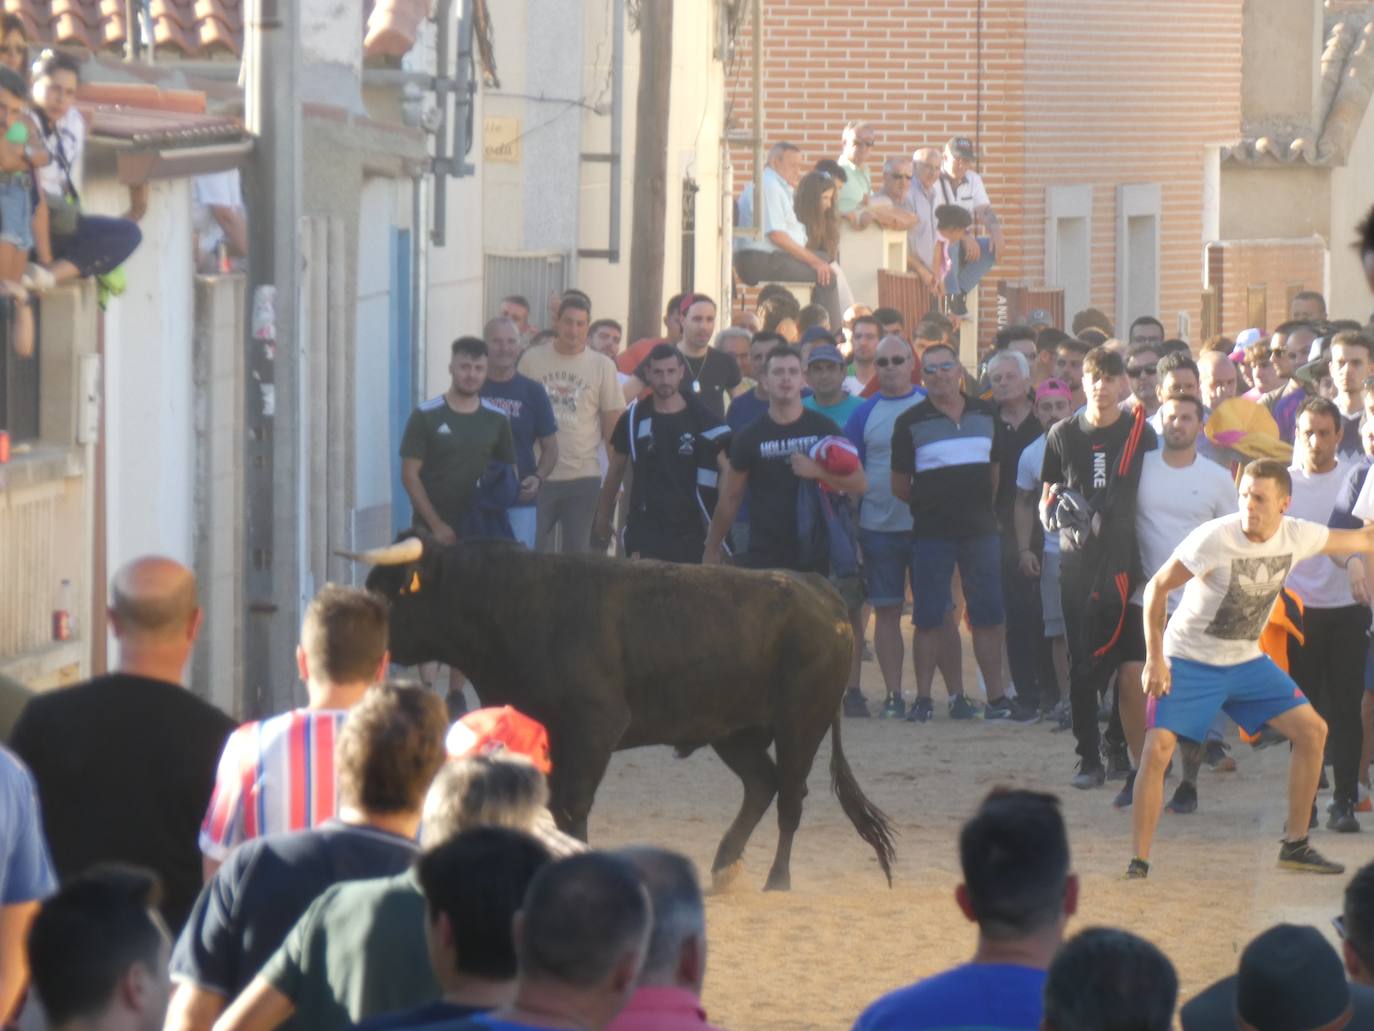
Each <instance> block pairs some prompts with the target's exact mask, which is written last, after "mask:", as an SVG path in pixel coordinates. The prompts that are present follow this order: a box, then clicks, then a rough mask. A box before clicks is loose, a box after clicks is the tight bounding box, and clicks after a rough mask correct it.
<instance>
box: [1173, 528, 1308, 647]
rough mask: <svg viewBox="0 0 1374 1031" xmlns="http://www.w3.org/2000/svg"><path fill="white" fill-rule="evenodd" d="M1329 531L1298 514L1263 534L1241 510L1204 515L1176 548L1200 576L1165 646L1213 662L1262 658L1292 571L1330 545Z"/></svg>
mask: <svg viewBox="0 0 1374 1031" xmlns="http://www.w3.org/2000/svg"><path fill="white" fill-rule="evenodd" d="M1329 534H1330V531H1329V530H1328V529H1327V528H1326V527H1325V526H1323V525H1322V524H1321V523H1313V522H1309V521H1308V520H1306V519H1294V518H1292V517H1291V516H1284V518H1283V522H1281V523H1280V524H1279V528H1278V531H1277V532H1276V533H1275V534H1274V536H1272V537H1270V538H1269V539H1268V540H1267V541H1260V542H1255V541H1251V540H1247V539H1246V537H1245V534H1244V532H1243V531H1242V530H1241V528H1240V516H1239V515H1238V514H1237V515H1228V516H1223V517H1222V518H1220V519H1213V520H1212V521H1211V522H1208V523H1203V524H1202V525H1201V526H1199V527H1198V528H1197V529H1196V530H1194V531H1193V532H1192V533H1190V534H1188V536H1187V537H1185V538H1184V539H1183V543H1182V544H1180V545H1179V546H1178V548H1176V549H1175V551H1174V554H1173V557H1174V558H1176V559H1178V560H1179V561H1180V562H1182V563H1183V564H1184V565H1185V566H1186V567H1187V568H1188V569H1189V570H1190V571H1191V572H1192V574H1193V579H1191V580H1189V581H1188V583H1187V584H1186V585H1185V586H1184V588H1183V601H1181V602H1180V603H1179V606H1178V609H1177V610H1175V612H1174V615H1173V618H1171V619H1170V620H1169V624H1168V626H1166V627H1165V628H1164V654H1165V655H1167V656H1169V657H1170V658H1180V659H1191V660H1192V661H1194V662H1205V663H1207V664H1208V665H1210V666H1235V665H1239V664H1240V663H1242V662H1249V661H1250V660H1251V659H1257V658H1259V656H1260V646H1259V636H1260V634H1261V633H1262V632H1263V630H1264V625H1265V623H1267V622H1268V621H1269V612H1270V610H1271V609H1272V608H1273V607H1274V599H1275V598H1277V597H1278V594H1279V590H1280V589H1281V588H1282V587H1283V582H1284V580H1285V578H1287V576H1288V571H1289V570H1290V569H1292V568H1293V566H1294V565H1296V564H1297V563H1299V562H1301V561H1302V560H1303V559H1305V558H1311V557H1312V556H1313V555H1316V554H1317V553H1318V552H1320V551H1321V550H1322V549H1323V548H1324V547H1326V540H1327V537H1328V535H1329Z"/></svg>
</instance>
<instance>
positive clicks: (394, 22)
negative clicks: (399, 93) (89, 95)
mask: <svg viewBox="0 0 1374 1031" xmlns="http://www.w3.org/2000/svg"><path fill="white" fill-rule="evenodd" d="M245 3H246V0H150V3H149V15H150V16H151V19H152V24H153V40H154V42H155V43H156V45H157V46H158V47H159V48H163V49H167V50H171V51H173V52H176V53H180V54H181V55H182V56H185V57H208V56H213V55H215V54H224V53H230V54H234V55H235V56H237V55H239V54H241V53H242V52H243V18H244V5H245ZM0 10H4V11H5V12H7V13H11V14H17V15H19V17H20V18H21V19H22V20H23V22H24V25H25V26H26V28H27V29H28V32H29V36H30V38H31V39H33V40H34V41H35V43H38V44H44V43H59V44H62V45H64V46H76V47H83V48H85V49H87V50H90V51H92V52H100V51H118V50H120V49H121V48H122V47H123V46H124V43H125V40H126V38H127V35H128V25H127V24H126V23H125V18H124V0H0ZM429 11H430V4H429V0H364V14H365V25H364V26H362V27H361V28H362V31H363V33H364V36H363V53H364V54H365V55H366V56H368V57H399V56H400V55H402V54H405V53H406V52H408V51H409V50H410V48H411V47H413V46H414V45H415V40H416V37H417V35H418V33H419V28H420V24H421V23H422V22H423V21H424V19H425V18H427V17H428V16H429Z"/></svg>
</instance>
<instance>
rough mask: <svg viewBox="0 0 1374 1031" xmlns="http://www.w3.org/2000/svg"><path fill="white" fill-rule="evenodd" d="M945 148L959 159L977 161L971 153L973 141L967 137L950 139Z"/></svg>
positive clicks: (972, 152)
mask: <svg viewBox="0 0 1374 1031" xmlns="http://www.w3.org/2000/svg"><path fill="white" fill-rule="evenodd" d="M945 146H946V147H948V148H949V152H950V153H951V154H957V155H959V157H961V158H967V159H968V160H969V161H977V160H978V158H977V156H976V155H975V154H974V151H973V141H972V140H971V139H969V138H968V137H967V136H953V137H950V141H949V143H947V144H945Z"/></svg>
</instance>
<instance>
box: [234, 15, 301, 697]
mask: <svg viewBox="0 0 1374 1031" xmlns="http://www.w3.org/2000/svg"><path fill="white" fill-rule="evenodd" d="M246 8H247V11H246V14H247V17H246V18H245V24H244V30H245V31H244V36H245V43H246V46H245V52H244V65H245V72H246V75H245V79H246V82H247V86H246V96H245V105H244V106H245V113H246V115H247V121H248V131H249V132H251V133H252V134H253V136H254V137H255V146H254V148H253V156H252V160H251V163H250V165H249V167H248V169H247V171H248V177H247V189H246V191H245V194H246V195H245V198H244V199H245V201H246V204H247V208H248V219H249V222H248V235H249V266H248V267H249V289H248V334H247V339H246V341H245V343H246V346H247V348H248V351H247V354H246V361H245V363H244V367H245V377H244V379H245V392H244V411H245V423H244V428H245V441H244V463H243V468H244V509H245V511H244V522H243V575H244V584H243V588H244V589H243V598H244V607H245V613H244V619H243V642H244V654H243V694H244V696H243V698H242V699H241V700H240V705H241V708H242V710H243V712H244V714H245V715H251V716H258V715H262V714H264V713H268V712H276V711H280V710H282V709H284V708H287V707H288V705H289V704H290V702H291V689H292V687H293V686H294V684H295V682H296V679H297V678H296V671H295V665H294V662H293V653H294V648H295V643H296V637H297V634H298V632H299V629H300V613H301V599H302V596H303V594H304V592H305V591H306V590H307V589H308V585H307V584H306V583H305V571H304V565H303V562H304V557H305V548H304V541H303V536H304V528H305V524H304V521H303V515H304V505H303V499H304V479H303V474H304V472H305V470H306V469H307V468H308V466H307V465H306V463H305V461H304V456H303V455H302V449H303V440H304V437H303V430H302V423H301V416H302V411H303V408H304V405H303V403H302V398H303V396H304V383H303V380H302V371H303V368H304V362H303V361H302V356H301V351H300V348H301V340H300V334H299V333H298V331H297V318H298V312H299V308H298V303H297V295H298V279H299V269H300V255H299V240H298V229H299V226H300V216H301V154H300V146H301V144H300V141H301V105H300V93H299V90H298V84H299V80H300V67H301V49H300V6H299V2H298V0H248V2H247V4H246Z"/></svg>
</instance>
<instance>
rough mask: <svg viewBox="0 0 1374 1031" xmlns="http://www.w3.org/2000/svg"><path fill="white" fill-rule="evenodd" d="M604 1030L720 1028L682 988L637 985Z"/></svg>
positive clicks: (711, 1030) (714, 1030) (696, 1030)
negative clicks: (625, 1003)
mask: <svg viewBox="0 0 1374 1031" xmlns="http://www.w3.org/2000/svg"><path fill="white" fill-rule="evenodd" d="M606 1031H720V1029H719V1028H716V1027H713V1026H712V1025H711V1024H708V1023H706V1011H705V1010H704V1009H702V1008H701V1001H700V1000H699V999H698V998H697V997H696V996H695V995H694V994H693V993H692V992H690V991H688V990H687V989H686V988H640V989H639V990H638V991H636V992H635V993H634V995H632V996H631V997H630V1002H629V1004H628V1005H627V1006H626V1007H625V1008H624V1009H623V1010H621V1011H620V1016H618V1017H616V1018H615V1019H614V1020H613V1021H611V1022H610V1024H609V1025H607V1027H606Z"/></svg>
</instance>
